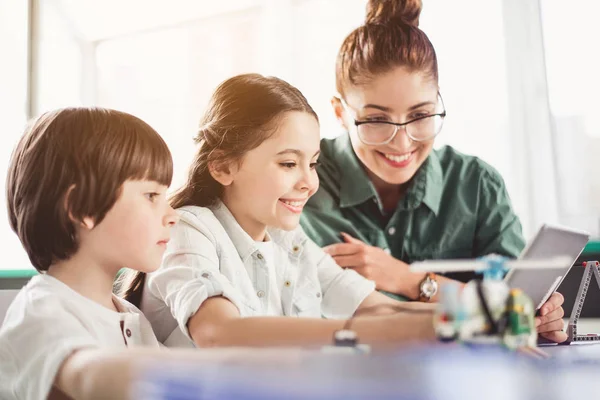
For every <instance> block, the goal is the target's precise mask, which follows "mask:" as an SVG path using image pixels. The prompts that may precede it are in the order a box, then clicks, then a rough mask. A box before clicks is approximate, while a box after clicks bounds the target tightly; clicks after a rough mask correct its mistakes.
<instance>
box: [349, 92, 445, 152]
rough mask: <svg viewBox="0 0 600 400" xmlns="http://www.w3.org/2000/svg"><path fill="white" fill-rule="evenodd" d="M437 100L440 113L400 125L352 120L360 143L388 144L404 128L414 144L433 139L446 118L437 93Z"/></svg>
mask: <svg viewBox="0 0 600 400" xmlns="http://www.w3.org/2000/svg"><path fill="white" fill-rule="evenodd" d="M438 99H439V104H438V106H441V109H442V110H443V111H442V112H441V113H438V114H430V115H424V116H422V117H418V118H415V119H412V120H410V121H407V122H404V123H401V124H400V123H396V122H392V121H357V120H354V125H356V129H357V132H358V137H359V139H360V141H361V142H363V143H364V144H366V145H371V146H373V145H382V144H388V143H390V142H391V141H392V140H394V138H395V137H396V135H397V134H398V131H399V130H400V128H401V127H404V130H405V132H406V135H407V136H408V137H409V138H410V139H411V140H412V141H414V142H423V141H426V140H431V139H433V138H434V137H436V136H437V135H438V134H439V133H440V132H441V130H442V126H443V125H444V118H445V117H446V107H445V106H444V101H443V100H442V96H441V95H440V94H439V93H438ZM344 104H345V102H344ZM346 106H347V105H346Z"/></svg>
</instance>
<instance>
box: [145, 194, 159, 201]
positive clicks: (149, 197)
mask: <svg viewBox="0 0 600 400" xmlns="http://www.w3.org/2000/svg"><path fill="white" fill-rule="evenodd" d="M144 196H146V198H147V199H148V200H150V201H152V202H153V201H154V200H155V199H156V198H157V197H158V196H160V193H156V192H150V193H145V194H144Z"/></svg>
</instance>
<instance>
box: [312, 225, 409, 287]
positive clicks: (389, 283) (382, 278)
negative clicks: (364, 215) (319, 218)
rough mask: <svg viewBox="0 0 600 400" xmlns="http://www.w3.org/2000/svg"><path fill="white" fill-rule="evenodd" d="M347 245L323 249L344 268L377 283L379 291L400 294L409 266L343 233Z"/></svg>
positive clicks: (341, 244)
mask: <svg viewBox="0 0 600 400" xmlns="http://www.w3.org/2000/svg"><path fill="white" fill-rule="evenodd" d="M342 237H343V239H344V241H345V243H336V244H332V245H329V246H326V247H324V248H323V250H324V251H325V252H326V253H328V254H329V255H330V256H331V257H333V259H334V260H335V262H336V263H337V264H338V265H339V266H340V267H342V268H352V269H353V270H355V271H356V272H358V273H359V274H361V275H362V276H364V277H365V278H367V279H370V280H372V281H374V282H375V286H376V287H377V289H380V290H385V291H387V292H392V293H400V282H401V280H402V276H403V275H406V274H407V273H409V270H408V264H406V263H405V262H403V261H400V260H397V259H395V258H394V257H392V256H391V255H390V254H388V253H386V252H385V251H383V250H382V249H380V248H379V247H375V246H370V245H368V244H366V243H364V242H362V241H360V240H358V239H355V238H353V237H352V236H350V235H348V234H347V233H343V232H342Z"/></svg>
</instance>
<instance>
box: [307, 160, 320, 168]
mask: <svg viewBox="0 0 600 400" xmlns="http://www.w3.org/2000/svg"><path fill="white" fill-rule="evenodd" d="M319 165H321V163H320V162H318V161H315V162H314V163H310V169H315V168H317V167H318V166H319Z"/></svg>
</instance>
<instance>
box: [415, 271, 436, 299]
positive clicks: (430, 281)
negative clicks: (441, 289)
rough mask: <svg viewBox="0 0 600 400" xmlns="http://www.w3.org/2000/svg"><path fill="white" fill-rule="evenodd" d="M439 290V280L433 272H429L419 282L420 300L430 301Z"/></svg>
mask: <svg viewBox="0 0 600 400" xmlns="http://www.w3.org/2000/svg"><path fill="white" fill-rule="evenodd" d="M437 291H438V282H437V280H436V279H435V274H434V273H433V272H429V273H427V275H425V278H424V279H423V280H422V281H421V283H420V284H419V301H429V300H431V298H432V297H433V296H435V294H436V293H437Z"/></svg>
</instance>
